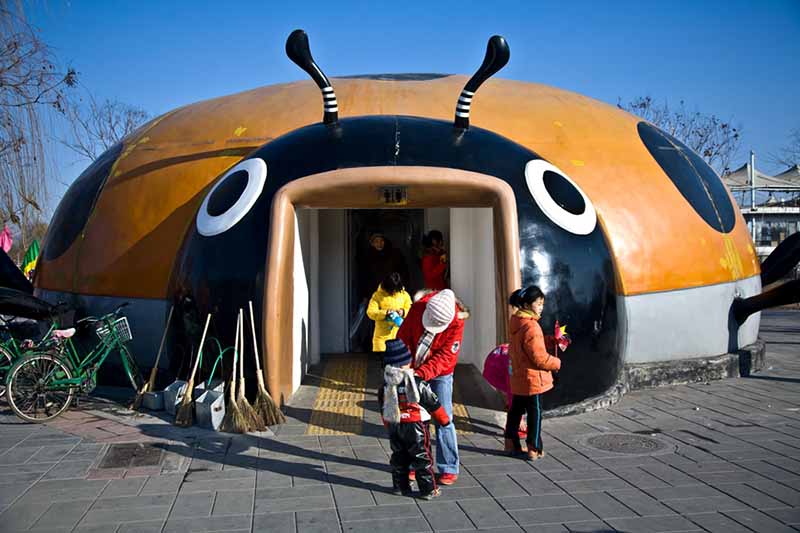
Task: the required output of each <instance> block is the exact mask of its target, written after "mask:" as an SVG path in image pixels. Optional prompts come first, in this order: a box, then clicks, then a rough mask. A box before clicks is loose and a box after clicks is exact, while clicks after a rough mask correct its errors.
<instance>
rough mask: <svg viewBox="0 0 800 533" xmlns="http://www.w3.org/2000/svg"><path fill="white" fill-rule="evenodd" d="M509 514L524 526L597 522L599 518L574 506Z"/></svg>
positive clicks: (526, 510) (519, 511)
mask: <svg viewBox="0 0 800 533" xmlns="http://www.w3.org/2000/svg"><path fill="white" fill-rule="evenodd" d="M509 514H510V515H511V516H512V517H513V518H514V520H516V521H517V523H519V524H520V525H522V526H526V525H536V524H561V523H564V522H580V521H586V520H596V519H597V518H598V517H597V516H596V515H594V514H593V513H592V512H591V511H589V510H588V509H586V508H585V507H581V506H579V505H572V506H569V507H550V508H547V509H520V510H516V511H509Z"/></svg>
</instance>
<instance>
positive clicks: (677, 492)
mask: <svg viewBox="0 0 800 533" xmlns="http://www.w3.org/2000/svg"><path fill="white" fill-rule="evenodd" d="M645 492H646V493H648V494H649V495H650V496H652V497H653V498H655V499H657V500H664V501H669V500H685V499H686V498H713V497H717V496H724V494H723V493H721V492H720V491H718V490H717V489H715V488H714V487H709V486H708V485H691V486H686V487H665V488H654V489H646V490H645Z"/></svg>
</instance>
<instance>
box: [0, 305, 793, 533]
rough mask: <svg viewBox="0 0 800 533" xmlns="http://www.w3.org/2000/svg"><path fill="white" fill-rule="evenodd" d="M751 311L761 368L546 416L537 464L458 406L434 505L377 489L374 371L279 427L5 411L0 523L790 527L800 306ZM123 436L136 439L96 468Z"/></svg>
mask: <svg viewBox="0 0 800 533" xmlns="http://www.w3.org/2000/svg"><path fill="white" fill-rule="evenodd" d="M762 324H763V325H762V337H763V338H764V339H765V340H766V341H767V342H768V345H767V352H768V355H767V364H768V366H769V369H768V370H767V371H765V372H763V373H761V374H760V375H756V376H754V377H751V378H746V379H735V380H726V381H720V382H714V383H710V384H695V385H684V386H675V387H667V388H661V389H657V390H649V391H640V392H637V393H632V394H629V395H627V396H626V397H625V398H624V399H623V400H622V401H621V402H620V403H619V404H617V405H616V406H614V407H613V408H611V409H609V410H606V411H600V412H595V413H588V414H585V415H580V416H573V417H568V418H562V419H549V420H546V421H545V428H544V431H545V435H544V442H545V447H546V449H547V451H548V455H547V457H546V458H544V459H542V460H539V461H536V462H534V463H526V462H524V461H521V460H518V459H511V458H507V457H504V456H502V455H500V454H499V453H498V452H497V450H498V449H499V448H500V447H501V443H500V439H499V437H498V435H499V434H498V428H497V427H495V426H493V425H492V423H491V422H490V421H483V422H482V421H481V417H480V416H479V415H480V411H479V410H476V409H471V408H469V407H468V406H467V407H466V408H464V407H463V406H462V408H463V409H465V411H469V416H471V417H472V420H470V421H469V422H471V425H463V424H462V425H461V427H462V432H461V434H460V435H459V438H460V449H461V458H462V463H463V466H462V475H461V477H460V478H459V480H458V483H457V484H456V485H455V486H453V487H449V488H445V489H444V491H443V495H442V497H441V498H440V499H438V500H435V501H433V502H422V501H418V500H415V499H411V498H404V497H395V496H392V495H391V494H389V493H388V487H389V484H390V479H389V475H388V473H387V455H386V449H387V443H386V440H385V439H383V438H381V435H382V430H381V427H380V426H379V425H378V423H377V413H375V412H374V400H375V397H374V388H372V387H374V385H375V381H376V378H375V375H374V371H373V370H372V369H371V368H370V369H369V371H368V372H367V377H366V378H363V379H366V382H365V384H366V392H364V391H363V389H361V390H359V389H358V388H356V387H353V386H352V384H348V383H347V382H346V380H347V379H349V378H348V376H347V375H345V374H342V375H337V376H338V377H336V376H335V377H336V379H333V378H331V376H332V375H334V374H329V373H327V372H325V373H324V374H323V376H321V377H320V378H319V379H316V380H315V379H313V378H312V379H311V380H309V384H308V385H306V386H304V388H303V390H302V391H301V393H300V394H298V395H297V397H296V398H295V400H294V401H293V405H292V407H291V409H290V410H289V413H290V415H292V417H293V419H292V420H291V421H290V423H289V424H286V425H284V426H280V427H279V428H278V429H277V430H276V432H275V433H272V432H265V433H262V434H251V435H236V436H231V435H227V434H215V433H212V432H210V431H204V430H199V429H196V428H192V429H189V430H182V429H178V428H175V427H173V426H172V425H171V424H169V421H167V420H162V419H159V418H156V417H154V416H150V415H137V416H134V415H132V414H131V413H130V412H129V411H127V409H125V408H124V407H121V406H119V405H117V404H114V403H109V402H107V401H103V400H97V399H93V400H91V401H88V402H85V403H83V404H82V410H81V411H77V410H73V411H72V412H70V413H69V414H68V415H67V416H65V417H64V418H62V419H60V420H59V421H58V422H57V423H55V424H52V425H50V426H29V425H23V424H18V423H16V421H15V419H14V418H13V417H11V416H10V415H8V413H7V411H5V412H4V413H0V473H1V474H2V475H1V476H0V509H1V510H2V513H0V531H3V532H5V531H28V530H30V531H98V532H99V531H102V532H112V531H118V532H134V531H137V532H149V531H153V532H156V531H169V532H172V531H269V532H283V531H290V532H294V531H339V530H345V531H380V532H381V533H388V532H390V531H430V530H437V531H439V530H475V529H491V530H492V531H496V532H505V531H521V530H525V531H613V530H618V531H631V532H639V531H641V532H648V531H703V530H705V531H723V532H725V533H735V532H739V531H776V532H780V531H796V530H800V387H799V386H798V382H800V360H798V359H799V358H798V356H800V312H798V311H774V312H770V313H765V314H764V320H763V322H762ZM331 372H333V371H332V370H331ZM357 379H362V378H357ZM357 379H356V380H357ZM342 380H344V381H342ZM362 386H363V385H362ZM326 387H327V388H328V389H330V390H329V391H327V392H326V391H325V389H326ZM321 391H322V392H321ZM331 391H333V392H331ZM335 391H339V392H340V393H341V394H339V395H338V396H337V394H335ZM345 400H346V403H348V404H350V407H351V409H350V410H349V411H348V410H347V409H346V408H345V407H344V405H345ZM337 402H338V403H337ZM325 411H328V412H327V413H326V412H325ZM487 420H488V419H487ZM309 422H310V424H309ZM462 422H467V421H466V420H462ZM343 432H350V433H349V434H348V433H345V434H335V433H343ZM356 432H357V433H358V434H356ZM617 435H620V437H617ZM122 442H127V443H131V442H132V443H142V448H141V449H140V450H139V452H140V453H138V454H137V455H136V456H135V458H134V459H132V460H131V461H130V462H129V463H127V464H124V465H120V464H116V465H112V467H110V468H109V467H108V466H109V463H112V462H113V461H111V458H112V457H111V456H110V455H108V454H109V453H110V452H109V447H110V446H112V445H114V444H118V443H122ZM604 444H612V445H616V446H617V447H619V446H620V445H622V444H624V445H626V446H628V448H627V450H628V451H629V452H636V451H637V449H636V448H635V446H636V445H641V446H642V448H641V449H639V450H638V453H613V452H604V451H601V450H599V449H597V447H596V446H601V447H602V446H603V445H604ZM118 451H119V450H113V452H114V453H116V452H118ZM123 451H124V450H123Z"/></svg>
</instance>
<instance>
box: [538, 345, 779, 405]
mask: <svg viewBox="0 0 800 533" xmlns="http://www.w3.org/2000/svg"><path fill="white" fill-rule="evenodd" d="M765 351H766V344H765V343H764V341H762V340H761V339H759V340H757V341H756V342H754V343H753V344H751V345H749V346H745V347H744V348H742V349H741V350H738V351H736V352H734V353H726V354H722V355H717V356H714V357H698V358H695V359H681V360H677V361H663V362H655V363H638V364H627V365H625V368H624V369H623V371H622V375H621V376H620V378H619V380H617V383H616V384H615V385H614V386H613V387H611V388H610V389H609V390H607V391H606V392H605V393H603V394H601V395H599V396H594V397H592V398H588V399H586V400H584V401H582V402H579V403H575V404H571V405H565V406H562V407H558V408H556V409H551V410H549V411H546V412H545V413H544V417H545V418H552V417H556V416H566V415H574V414H579V413H586V412H588V411H594V410H596V409H603V408H606V407H608V406H610V405H613V404H615V403H617V402H618V401H619V400H620V399H621V398H622V396H623V395H624V394H625V393H626V392H628V391H634V390H639V389H649V388H653V387H662V386H665V385H681V384H685V383H698V382H706V381H714V380H718V379H724V378H738V377H747V376H749V375H750V374H751V373H752V372H758V371H759V370H762V369H763V368H764V353H765Z"/></svg>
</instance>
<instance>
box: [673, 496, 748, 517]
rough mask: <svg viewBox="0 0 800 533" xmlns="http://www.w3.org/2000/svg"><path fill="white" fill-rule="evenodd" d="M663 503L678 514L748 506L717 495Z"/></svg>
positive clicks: (737, 508)
mask: <svg viewBox="0 0 800 533" xmlns="http://www.w3.org/2000/svg"><path fill="white" fill-rule="evenodd" d="M665 504H666V505H667V506H668V507H670V508H672V509H674V510H675V511H677V512H678V513H680V514H693V513H703V512H710V511H736V510H740V509H749V507H748V506H747V505H746V504H744V503H742V502H740V501H738V500H735V499H734V498H731V497H730V496H717V497H713V498H689V499H684V500H669V501H667V502H665Z"/></svg>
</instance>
